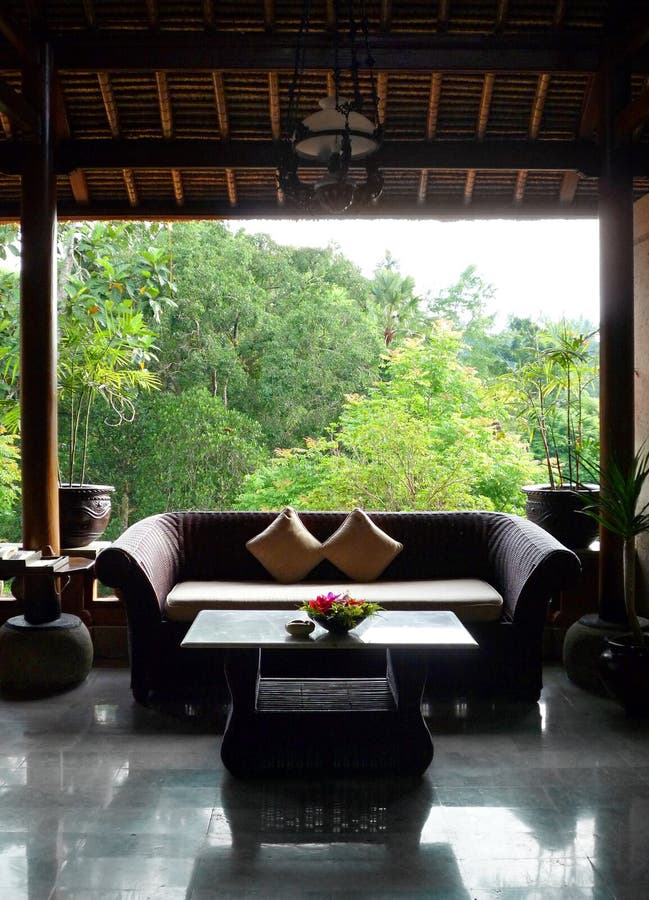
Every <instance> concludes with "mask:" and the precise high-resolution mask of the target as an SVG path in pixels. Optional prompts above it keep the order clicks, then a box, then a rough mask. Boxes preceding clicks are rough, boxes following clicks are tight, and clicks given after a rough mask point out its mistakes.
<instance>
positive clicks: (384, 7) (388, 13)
mask: <svg viewBox="0 0 649 900" xmlns="http://www.w3.org/2000/svg"><path fill="white" fill-rule="evenodd" d="M391 25H392V0H381V15H380V19H379V28H380V29H381V31H389V30H390V26H391Z"/></svg>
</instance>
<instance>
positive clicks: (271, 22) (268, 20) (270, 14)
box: [264, 0, 275, 31]
mask: <svg viewBox="0 0 649 900" xmlns="http://www.w3.org/2000/svg"><path fill="white" fill-rule="evenodd" d="M274 27H275V0H264V28H265V29H266V31H272V30H273V28H274Z"/></svg>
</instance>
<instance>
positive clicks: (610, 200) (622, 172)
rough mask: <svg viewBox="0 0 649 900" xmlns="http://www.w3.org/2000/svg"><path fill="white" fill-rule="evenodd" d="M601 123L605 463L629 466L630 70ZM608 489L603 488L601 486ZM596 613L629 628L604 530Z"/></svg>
mask: <svg viewBox="0 0 649 900" xmlns="http://www.w3.org/2000/svg"><path fill="white" fill-rule="evenodd" d="M603 74H604V78H603V84H604V92H603V98H602V116H601V121H600V145H601V151H602V171H601V176H600V179H599V235H600V460H601V465H602V467H603V468H604V469H606V467H607V466H608V465H609V464H610V462H611V460H616V461H617V463H618V464H619V465H621V466H626V465H627V464H628V463H629V462H630V461H631V459H632V458H633V452H634V416H635V408H634V366H633V359H634V347H633V176H632V169H631V163H630V150H631V144H630V140H629V139H627V138H624V139H623V140H617V139H616V135H615V117H616V115H617V113H618V112H619V111H620V110H621V109H622V108H624V107H625V106H626V105H627V104H628V103H629V101H630V99H631V76H630V71H629V68H628V67H627V66H626V65H623V64H618V65H616V66H613V65H608V66H607V67H606V68H605V69H604V72H603ZM604 489H605V488H604ZM600 545H601V546H600V564H599V615H600V618H601V619H604V620H605V621H608V622H624V621H626V614H625V610H624V593H623V585H622V545H621V540H620V539H619V538H617V537H615V536H614V535H612V534H611V533H610V532H608V531H606V530H604V529H601V531H600Z"/></svg>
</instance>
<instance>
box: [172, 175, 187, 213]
mask: <svg viewBox="0 0 649 900" xmlns="http://www.w3.org/2000/svg"><path fill="white" fill-rule="evenodd" d="M171 183H172V184H173V189H174V198H175V200H176V204H177V205H178V206H182V205H183V204H184V202H185V188H184V185H183V176H182V172H181V171H180V170H179V169H172V170H171Z"/></svg>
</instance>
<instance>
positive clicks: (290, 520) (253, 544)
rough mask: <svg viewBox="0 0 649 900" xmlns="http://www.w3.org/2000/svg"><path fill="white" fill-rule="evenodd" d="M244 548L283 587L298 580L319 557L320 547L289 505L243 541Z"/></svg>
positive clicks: (321, 556)
mask: <svg viewBox="0 0 649 900" xmlns="http://www.w3.org/2000/svg"><path fill="white" fill-rule="evenodd" d="M246 547H247V548H248V550H250V552H251V553H252V555H253V556H254V557H255V559H257V560H258V561H259V562H260V563H261V564H262V566H263V567H264V568H265V569H266V571H267V572H268V573H269V574H270V575H272V576H273V578H274V579H275V581H281V582H282V583H283V584H290V583H291V582H293V581H300V579H302V578H304V576H305V575H308V574H309V572H310V571H311V569H313V568H314V566H316V565H317V564H318V563H319V562H320V560H321V559H322V558H323V555H322V544H321V543H320V541H319V540H318V539H317V538H315V537H314V536H313V535H312V534H311V532H310V531H309V530H308V529H307V528H306V527H305V526H304V524H303V522H302V520H301V519H300V517H299V516H298V514H297V513H296V512H295V510H294V509H293V508H292V507H291V506H287V507H285V509H283V510H282V511H281V513H280V514H279V515H278V516H277V518H276V519H273V521H272V522H271V523H270V525H269V526H268V528H265V529H264V530H263V531H262V532H261V533H260V534H258V535H256V537H254V538H251V539H250V540H249V541H247V542H246Z"/></svg>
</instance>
